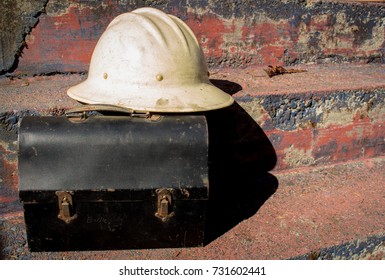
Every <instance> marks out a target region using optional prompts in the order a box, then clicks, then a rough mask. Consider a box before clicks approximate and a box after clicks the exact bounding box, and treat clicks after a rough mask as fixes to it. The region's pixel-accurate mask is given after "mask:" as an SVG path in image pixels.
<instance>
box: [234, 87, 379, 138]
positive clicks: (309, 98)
mask: <svg viewBox="0 0 385 280" xmlns="http://www.w3.org/2000/svg"><path fill="white" fill-rule="evenodd" d="M254 100H258V101H257V102H258V103H260V104H261V105H262V106H263V108H264V109H265V110H266V112H267V113H268V114H269V116H270V118H271V120H272V123H273V125H274V127H275V128H277V129H280V130H285V131H291V130H296V129H298V128H301V127H309V125H310V126H313V127H316V126H317V125H318V124H322V122H323V121H324V118H325V115H327V114H328V113H330V111H337V112H341V111H343V110H345V111H346V112H353V111H354V110H356V109H359V108H363V107H364V106H366V110H367V112H370V111H371V110H372V109H373V107H375V106H385V90H384V89H377V90H372V91H340V92H335V93H330V94H326V95H322V96H316V95H313V94H311V93H309V94H305V95H298V94H290V95H269V96H266V97H258V98H256V99H254ZM239 101H242V102H247V98H243V99H242V100H239ZM263 128H264V129H266V128H265V127H263Z"/></svg>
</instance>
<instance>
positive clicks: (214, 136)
mask: <svg viewBox="0 0 385 280" xmlns="http://www.w3.org/2000/svg"><path fill="white" fill-rule="evenodd" d="M216 85H217V86H218V83H216ZM227 85H230V84H229V83H228V82H227ZM218 87H220V86H218ZM232 88H233V89H234V88H235V87H234V85H232ZM230 94H231V93H230ZM207 121H208V127H209V176H210V177H209V179H210V191H209V194H210V198H209V203H208V211H207V220H206V244H208V243H210V242H211V241H213V240H215V239H216V238H218V237H219V236H221V235H222V234H224V233H226V232H227V231H228V230H230V229H231V228H233V227H234V226H236V225H237V224H239V223H240V222H241V221H243V220H245V219H247V218H249V217H251V216H253V215H254V214H255V213H256V212H257V211H258V209H259V208H260V207H261V206H262V205H263V204H264V202H265V201H266V200H267V199H268V198H269V197H270V196H271V195H272V194H273V193H274V192H275V191H276V190H277V188H278V180H277V178H276V177H274V176H273V175H272V174H270V173H269V171H270V170H272V169H273V168H274V166H275V164H276V161H277V157H276V153H275V150H274V148H273V146H272V144H271V143H270V141H269V139H268V138H267V136H266V134H265V133H264V132H263V130H262V129H261V127H260V126H259V125H258V124H257V123H256V122H255V121H254V120H253V119H252V118H251V116H250V115H249V114H248V113H247V112H246V111H245V110H244V109H243V108H242V107H241V106H239V105H238V104H237V103H234V104H233V105H232V106H230V107H227V108H224V109H220V110H215V111H210V112H208V113H207Z"/></svg>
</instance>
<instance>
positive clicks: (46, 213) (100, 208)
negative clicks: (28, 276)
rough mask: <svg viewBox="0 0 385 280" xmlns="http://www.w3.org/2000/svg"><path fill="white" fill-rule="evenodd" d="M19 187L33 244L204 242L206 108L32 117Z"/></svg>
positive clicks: (24, 132) (22, 144) (23, 129)
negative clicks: (141, 113)
mask: <svg viewBox="0 0 385 280" xmlns="http://www.w3.org/2000/svg"><path fill="white" fill-rule="evenodd" d="M18 165H19V168H18V169H19V195H20V200H21V201H22V203H23V207H24V218H25V223H26V228H27V237H28V246H29V248H30V250H31V251H67V250H110V249H130V248H165V247H191V246H202V245H203V243H204V231H205V211H206V202H207V199H208V188H209V182H208V130H207V122H206V118H205V117H204V116H202V115H164V116H155V117H154V116H146V117H135V116H133V114H131V115H124V114H122V115H116V114H115V115H96V116H89V117H88V118H68V117H66V116H60V117H51V116H50V117H43V116H42V117H25V118H23V120H22V121H21V124H20V129H19V158H18Z"/></svg>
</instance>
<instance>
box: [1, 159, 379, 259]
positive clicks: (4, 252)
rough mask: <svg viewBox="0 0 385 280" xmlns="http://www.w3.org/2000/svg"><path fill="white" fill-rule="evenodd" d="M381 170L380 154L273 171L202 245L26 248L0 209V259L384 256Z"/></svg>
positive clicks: (18, 224)
mask: <svg viewBox="0 0 385 280" xmlns="http://www.w3.org/2000/svg"><path fill="white" fill-rule="evenodd" d="M384 168H385V158H376V159H371V160H365V161H358V162H351V163H349V164H342V165H333V166H327V167H322V168H312V169H308V168H307V169H303V170H297V171H296V172H289V173H287V172H284V173H274V175H272V176H274V177H275V178H276V180H277V182H278V188H277V189H275V191H274V192H273V194H272V195H271V196H270V197H269V198H268V199H267V201H266V202H265V203H263V204H262V205H261V206H260V208H259V210H257V211H256V212H254V213H253V214H252V215H251V216H250V217H249V218H247V219H244V220H238V223H236V224H234V225H233V226H232V227H231V228H229V229H227V230H225V231H219V232H217V235H216V236H215V238H214V239H212V240H211V241H209V242H208V244H206V246H205V247H202V248H176V249H153V250H151V249H150V250H120V251H94V252H92V251H90V252H34V253H31V252H29V251H28V244H27V242H26V233H25V226H24V223H23V216H22V214H21V213H20V212H19V214H18V215H13V216H12V217H10V216H7V215H6V213H4V212H1V213H0V255H1V258H3V259H288V258H299V259H303V258H306V259H321V258H324V259H384V236H385V227H384V225H385V220H384V219H385V218H384V215H383V213H384V211H385V192H384V184H385V174H384V172H383V170H384ZM273 182H274V181H271V180H270V183H273ZM254 187H255V188H258V185H255V186H254ZM270 187H272V186H270ZM247 195H250V194H244V196H243V200H245V199H248V198H246V196H247ZM239 202H240V203H241V201H239ZM240 205H242V204H240ZM239 211H242V207H241V208H240V210H239ZM243 211H248V209H245V208H244V209H243ZM211 226H212V225H211ZM211 226H210V224H208V229H210V228H211ZM217 226H218V224H217ZM211 230H212V228H211Z"/></svg>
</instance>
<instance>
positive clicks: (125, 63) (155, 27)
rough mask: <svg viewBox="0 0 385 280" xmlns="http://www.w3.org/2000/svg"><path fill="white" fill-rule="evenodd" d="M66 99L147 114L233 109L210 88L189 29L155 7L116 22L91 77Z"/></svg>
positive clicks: (98, 51) (104, 39) (97, 52)
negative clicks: (120, 107) (115, 106)
mask: <svg viewBox="0 0 385 280" xmlns="http://www.w3.org/2000/svg"><path fill="white" fill-rule="evenodd" d="M67 94H68V95H69V96H70V97H72V98H74V99H76V100H78V101H80V102H83V103H88V104H110V105H117V106H122V107H127V108H130V109H133V110H137V111H147V112H170V113H171V112H199V111H208V110H214V109H219V108H223V107H226V106H229V105H231V104H232V103H233V102H234V100H233V98H232V97H231V96H230V95H228V94H226V93H225V92H223V91H222V90H220V89H219V88H217V87H215V86H214V85H212V84H211V83H210V81H209V78H208V70H207V65H206V61H205V58H204V55H203V52H202V49H201V47H200V46H199V43H198V41H197V39H196V37H195V35H194V34H193V32H192V31H191V29H190V28H189V27H188V26H187V25H186V24H185V23H184V22H183V21H182V20H180V19H179V18H177V17H175V16H172V15H168V14H165V13H163V12H162V11H159V10H157V9H154V8H140V9H137V10H134V11H132V12H130V13H125V14H121V15H119V16H118V17H116V18H115V19H114V20H113V21H112V22H111V23H110V24H109V25H108V27H107V29H106V31H105V32H104V33H103V34H102V36H101V37H100V39H99V41H98V43H97V45H96V47H95V49H94V52H93V54H92V58H91V62H90V68H89V73H88V78H87V79H86V80H85V81H84V82H82V83H80V84H78V85H75V86H73V87H71V88H70V89H68V91H67Z"/></svg>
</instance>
